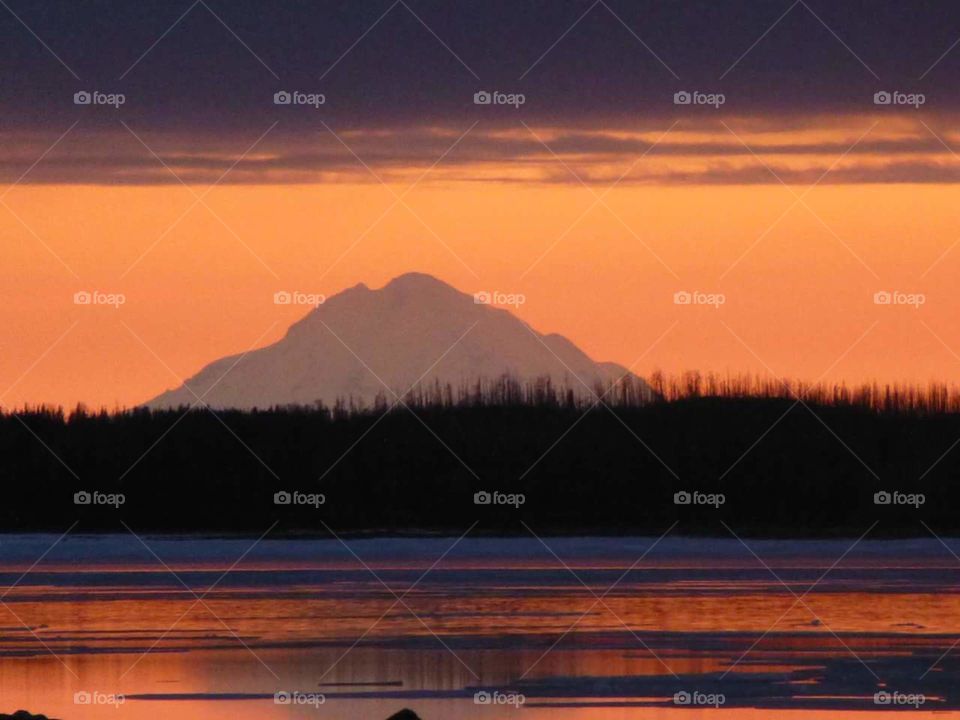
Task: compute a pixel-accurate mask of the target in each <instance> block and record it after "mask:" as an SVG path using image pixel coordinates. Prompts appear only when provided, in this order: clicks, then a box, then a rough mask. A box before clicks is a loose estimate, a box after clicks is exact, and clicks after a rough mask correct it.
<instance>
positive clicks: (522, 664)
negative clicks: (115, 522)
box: [0, 534, 960, 720]
mask: <svg viewBox="0 0 960 720" xmlns="http://www.w3.org/2000/svg"><path fill="white" fill-rule="evenodd" d="M57 540H58V538H57V536H46V535H29V536H4V537H2V538H0V596H2V604H0V711H2V712H12V711H13V710H16V709H18V708H24V709H28V710H30V711H32V712H43V713H46V714H47V715H50V716H53V717H57V718H63V719H64V720H74V719H76V720H85V719H88V718H114V719H125V718H131V719H140V718H143V719H144V720H146V719H147V718H151V719H152V718H158V717H160V718H166V717H175V718H177V719H178V720H193V719H198V720H199V719H200V718H203V719H204V720H211V719H217V718H229V719H230V720H246V719H248V718H250V719H252V718H258V719H259V718H286V719H292V718H316V719H318V720H325V719H327V718H330V719H333V718H357V719H361V720H366V719H370V720H385V718H387V717H388V716H389V715H390V714H392V713H393V712H396V711H398V710H400V709H401V708H404V707H409V708H412V709H413V710H415V711H416V712H417V713H418V714H419V715H420V716H421V717H422V718H423V719H424V720H467V719H472V718H478V719H479V718H484V719H488V720H495V719H497V718H512V717H516V713H517V712H518V711H519V712H522V713H523V714H522V715H521V716H520V717H525V718H529V719H530V720H543V719H546V718H550V720H585V719H586V718H590V719H593V718H597V719H598V720H607V719H609V720H614V719H618V720H620V719H629V720H635V719H639V718H676V719H677V720H683V719H687V718H697V717H705V716H709V717H716V718H718V719H720V720H722V719H724V718H780V717H782V718H801V717H802V718H809V717H814V718H816V717H823V718H833V717H837V716H838V715H841V714H850V716H851V717H868V716H870V715H879V714H881V713H886V712H887V710H888V709H889V708H891V707H894V708H908V709H911V710H913V709H914V708H917V709H916V710H915V715H912V716H911V717H913V716H923V715H926V714H930V713H932V712H933V711H938V712H939V715H938V716H939V717H943V716H948V717H949V716H954V715H955V716H957V717H960V711H956V712H955V710H957V709H958V708H960V689H958V690H955V689H953V686H960V684H958V683H957V682H956V678H957V677H958V675H957V672H958V670H960V659H958V658H960V646H957V647H954V645H955V644H956V643H958V641H960V596H958V595H957V589H958V588H960V560H957V558H955V557H953V556H952V555H951V553H950V552H949V551H948V549H947V548H946V547H945V546H944V545H943V544H941V543H940V542H939V541H937V540H935V539H930V540H911V541H871V540H864V541H862V542H860V543H855V540H854V539H847V540H836V541H828V542H825V541H789V542H783V541H755V540H748V541H747V545H748V546H749V548H748V547H746V546H744V544H742V543H741V542H739V541H738V540H736V539H733V538H730V539H710V540H698V539H684V538H672V537H667V538H665V539H663V540H662V541H660V542H659V543H658V542H657V540H656V539H654V538H614V539H611V538H603V539H601V538H564V539H558V538H546V539H544V541H542V542H541V541H540V540H538V539H536V538H533V537H530V538H524V539H474V538H470V537H467V538H465V539H462V540H461V541H459V542H457V539H456V538H430V539H368V540H350V541H349V542H347V543H345V544H344V543H342V542H341V541H339V540H337V539H330V540H270V539H265V540H263V541H262V542H259V543H257V544H254V541H253V539H239V540H238V539H230V540H225V539H196V538H176V539H170V538H166V539H160V538H155V537H144V538H142V540H141V539H139V538H137V537H135V536H134V535H132V534H130V535H125V536H120V535H113V536H101V537H87V536H73V535H68V536H67V537H66V538H64V539H62V541H60V542H58V543H56V545H55V546H54V543H55V542H56V541H57ZM947 544H948V545H950V546H951V547H952V549H953V550H954V551H955V552H957V551H960V543H958V542H955V541H948V543H947ZM51 546H54V547H53V549H52V550H51V549H50V548H51ZM44 553H46V554H45V555H44ZM754 553H755V555H754ZM41 557H42V560H41V561H40V562H39V563H37V564H36V565H35V566H34V563H36V562H37V560H38V558H41ZM284 692H286V693H289V694H290V695H280V696H279V698H280V699H281V700H282V699H284V698H286V697H292V698H293V700H292V702H291V703H290V704H278V703H277V701H276V700H277V695H276V694H277V693H284ZM878 692H879V693H884V692H886V693H889V694H888V695H880V696H875V694H876V693H878ZM477 693H481V694H480V695H479V696H478V695H477ZM484 693H485V694H484ZM684 693H686V695H685V694H684ZM120 696H122V698H121V697H120ZM478 697H479V698H480V699H481V700H483V699H486V698H491V702H490V703H486V704H484V703H478V702H477V698H478ZM688 697H689V699H690V704H689V705H678V704H677V703H678V701H679V702H681V703H682V702H683V701H684V700H685V699H687V698H688ZM121 699H122V701H123V702H122V704H121V703H120V700H121ZM87 700H89V702H86V701H87ZM885 700H887V701H888V702H887V703H886V704H884V701H885ZM878 701H879V702H880V703H881V704H879V705H878V704H877V702H878ZM711 703H712V704H713V705H716V706H719V708H715V707H711V706H710V704H711Z"/></svg>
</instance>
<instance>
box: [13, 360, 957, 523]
mask: <svg viewBox="0 0 960 720" xmlns="http://www.w3.org/2000/svg"><path fill="white" fill-rule="evenodd" d="M648 382H649V385H650V387H652V388H653V389H654V391H655V392H656V394H657V395H656V397H655V398H654V399H653V400H651V399H650V397H649V392H648V391H647V389H646V386H644V385H643V384H642V381H639V380H637V379H634V378H632V377H631V376H628V377H627V378H626V379H624V380H623V381H622V382H620V383H618V384H616V385H613V386H609V387H607V388H599V387H598V388H596V390H597V394H596V396H594V397H593V398H592V399H587V398H585V397H584V394H583V393H577V392H574V391H573V390H572V389H570V388H561V387H556V386H554V385H552V384H551V383H550V382H549V380H544V381H542V382H535V383H527V384H521V383H518V382H516V381H514V380H511V379H510V378H507V377H503V378H499V379H497V380H493V381H490V382H484V383H477V384H475V385H472V386H467V385H464V386H461V387H458V388H453V387H450V386H440V385H433V386H427V387H418V388H417V389H415V390H414V391H413V392H411V393H409V394H408V395H407V396H405V397H404V398H403V401H402V402H398V401H396V400H394V399H393V398H390V399H387V398H385V397H381V398H379V399H378V401H377V402H376V403H374V404H373V405H371V406H369V407H365V406H362V405H360V404H357V403H352V402H351V401H350V400H349V399H343V400H340V401H338V402H336V403H334V404H333V405H332V406H325V405H324V404H322V403H319V402H318V403H317V404H316V405H314V406H312V407H283V408H270V409H264V410H254V411H243V412H241V411H231V410H210V409H208V408H205V407H203V406H202V405H200V406H197V407H194V408H192V409H190V408H181V409H179V410H163V411H151V410H147V409H142V408H138V409H131V410H124V411H117V412H108V411H105V410H104V411H99V412H91V411H89V410H86V409H84V408H82V407H78V408H76V409H75V410H73V411H72V412H69V413H67V412H65V411H64V410H62V409H59V408H45V407H39V408H23V409H21V410H19V411H17V412H15V413H14V412H6V413H3V414H0V428H2V430H0V456H2V458H3V462H2V463H0V478H2V483H3V489H4V491H3V503H2V505H0V523H2V527H3V529H4V530H6V531H27V530H57V529H59V530H62V529H63V528H65V527H67V526H69V525H70V524H71V523H73V522H74V521H76V520H78V519H79V525H78V530H77V531H78V532H83V531H90V532H96V531H117V530H122V529H123V525H122V523H127V524H128V525H130V526H131V527H133V528H135V529H137V530H138V531H152V532H197V533H240V534H256V533H259V532H262V531H263V530H265V529H266V528H267V527H269V526H271V524H272V523H273V522H274V521H277V522H278V524H277V526H276V530H275V531H274V532H276V533H280V534H283V533H290V534H327V532H328V528H333V529H336V531H337V532H364V533H383V534H391V533H456V534H459V533H461V532H463V531H464V530H465V529H466V528H467V527H470V526H471V525H472V524H473V523H475V522H476V523H477V526H476V530H475V532H477V533H495V534H514V533H524V532H526V529H525V526H526V527H529V528H534V529H535V530H536V532H538V533H544V534H627V533H656V534H659V533H660V532H663V531H664V530H665V529H666V528H667V527H669V526H670V525H671V524H672V523H674V522H677V523H678V526H677V528H678V529H677V532H680V533H688V534H726V533H727V532H728V531H727V530H726V528H725V527H724V525H725V524H726V525H727V526H728V527H730V528H733V529H735V530H736V532H737V533H740V534H745V535H755V536H758V535H768V536H811V535H812V536H817V535H822V536H832V535H850V534H853V535H859V534H860V533H862V532H863V531H865V530H866V529H867V528H868V527H871V526H872V525H873V523H875V522H877V523H878V524H877V526H876V530H875V531H874V532H875V534H883V535H926V534H928V528H931V529H932V528H936V531H937V532H938V533H940V532H942V533H949V532H956V531H958V530H960V523H958V520H957V514H956V513H955V512H954V508H955V507H956V506H957V503H958V501H960V489H958V483H957V478H958V477H960V450H955V446H956V445H957V444H960V395H958V393H957V391H956V390H955V389H951V388H949V387H947V386H943V385H931V386H929V387H926V388H919V387H913V386H879V385H865V386H858V387H852V388H847V387H844V386H835V385H825V384H821V385H803V384H801V383H797V382H780V381H775V380H767V379H763V378H756V377H747V376H737V377H728V376H724V377H720V376H709V375H707V376H701V375H699V374H697V373H687V374H684V375H681V376H677V377H673V378H666V377H664V376H662V375H661V374H660V373H654V374H653V375H651V376H650V377H649V378H648ZM117 498H122V502H120V501H119V500H117ZM518 498H521V499H522V501H518ZM717 498H722V502H718V501H717ZM485 501H486V502H485ZM211 510H214V511H215V512H211Z"/></svg>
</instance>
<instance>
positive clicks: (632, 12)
mask: <svg viewBox="0 0 960 720" xmlns="http://www.w3.org/2000/svg"><path fill="white" fill-rule="evenodd" d="M8 5H9V7H8V8H6V9H4V8H0V30H2V33H3V37H4V38H5V42H4V44H3V46H2V47H0V67H2V68H3V70H2V80H3V82H2V83H0V108H2V113H0V118H2V119H0V180H2V182H3V187H0V257H2V262H0V328H2V329H0V403H2V405H4V406H6V407H20V406H22V405H24V404H28V403H29V404H38V403H54V404H64V405H68V406H69V405H73V404H75V403H77V402H84V403H87V404H89V405H92V406H95V407H98V406H107V407H109V408H114V407H117V406H130V405H133V404H136V403H139V402H142V401H145V400H147V399H148V398H150V397H152V396H154V395H156V394H158V393H159V392H161V391H163V390H165V389H167V388H170V387H174V386H177V385H180V384H181V382H182V380H183V379H184V378H185V377H187V376H190V375H192V374H194V373H195V372H197V371H198V370H199V369H200V368H201V367H202V366H203V365H205V364H207V363H208V362H210V361H211V360H214V359H216V358H219V357H221V356H224V355H228V354H234V353H240V352H244V351H246V350H248V349H251V348H253V347H260V346H263V345H265V344H268V343H270V342H272V341H275V340H277V339H279V338H280V337H281V336H282V335H283V333H284V332H285V329H286V328H287V327H288V326H289V325H290V324H291V323H292V322H293V321H295V320H296V319H297V318H299V317H300V316H302V315H303V314H304V313H305V312H306V308H304V307H290V306H278V305H275V304H274V302H273V294H274V293H275V292H277V291H279V290H288V291H294V290H300V291H303V292H312V293H321V294H325V295H327V296H330V295H333V294H334V293H336V292H339V291H340V290H343V289H345V288H348V287H351V286H353V285H355V284H357V283H360V282H363V283H366V284H367V285H368V286H370V287H379V286H382V285H383V284H384V283H386V282H387V281H388V280H389V279H390V278H392V277H394V276H396V275H399V274H401V273H404V272H408V271H413V270H416V271H421V272H427V273H431V274H433V275H435V276H437V277H439V278H440V279H442V280H445V281H447V282H449V283H450V284H452V285H454V286H456V287H457V288H459V289H461V290H463V291H465V292H470V293H473V292H477V291H480V290H499V291H503V292H507V293H522V294H523V295H524V296H525V298H526V302H525V303H524V304H523V305H522V306H521V307H519V309H518V310H517V314H518V315H519V316H520V317H522V318H523V319H524V320H527V321H528V322H530V323H531V324H532V325H533V326H534V327H535V328H536V329H538V330H540V331H542V332H559V333H561V334H563V335H566V336H567V337H568V338H570V339H571V340H572V341H574V342H575V343H576V344H578V345H579V346H580V347H581V348H583V349H584V350H585V351H586V352H588V353H589V354H590V355H591V356H593V357H594V358H596V359H598V360H614V361H617V362H620V363H622V364H624V365H626V366H632V367H633V369H634V370H635V371H636V372H638V373H640V374H645V373H649V372H650V371H652V370H653V369H655V368H660V369H662V370H663V371H665V372H667V373H672V372H681V371H684V370H690V369H698V370H702V371H717V372H728V371H729V372H734V373H738V372H752V373H760V374H768V373H771V372H772V373H775V374H776V375H778V376H788V377H797V378H802V379H806V380H816V379H820V378H823V379H827V380H831V381H833V380H844V381H847V382H850V383H858V382H862V381H868V380H880V381H912V382H926V381H928V380H939V381H944V382H953V379H954V378H955V377H957V374H958V372H960V326H958V325H957V323H956V318H957V317H958V314H960V293H958V292H957V283H956V278H957V277H958V271H960V248H957V247H955V245H957V244H960V216H958V203H957V199H958V197H960V196H958V186H957V184H956V183H957V181H958V180H960V157H958V156H957V154H955V151H956V152H960V128H958V126H957V118H958V116H960V86H958V85H957V83H956V78H957V76H958V72H960V46H958V45H957V40H958V38H960V9H957V8H956V7H953V6H951V5H950V4H948V3H943V2H914V3H910V5H909V7H907V6H906V5H904V4H903V3H898V2H893V1H883V2H876V1H872V2H866V1H864V2H859V1H851V2H846V3H843V4H842V6H841V7H837V6H835V4H834V3H828V2H825V1H824V0H810V1H809V2H803V0H798V2H795V3H793V4H791V3H790V2H789V1H787V2H771V3H767V4H762V5H761V4H757V3H749V4H746V3H743V2H739V1H736V0H730V1H729V2H721V3H715V2H687V3H683V4H682V6H681V4H675V3H655V2H618V1H616V0H598V2H594V3H592V4H591V2H590V0H587V1H586V2H560V3H557V2H524V3H523V4H519V5H518V4H517V3H515V2H485V3H475V2H451V1H447V2H422V1H420V0H405V1H404V0H399V1H398V2H395V3H393V4H391V2H390V1H389V0H388V1H386V2H378V3H374V2H369V3H368V2H364V3H356V2H327V3H312V2H311V3H308V2H289V3H283V4H282V7H279V8H278V7H276V5H277V4H276V3H267V2H253V1H249V2H226V1H225V0H205V1H204V0H198V2H196V3H194V4H193V5H190V4H189V2H184V3H180V4H178V3H169V2H159V1H158V2H142V3H123V2H115V1H113V0H102V1H100V2H93V3H84V4H82V5H78V4H76V3H72V2H66V1H65V2H48V3H43V4H36V3H30V2H26V1H25V0H16V1H14V0H10V2H9V3H8ZM181 5H182V7H181ZM748 5H749V12H746V11H745V10H746V8H747V7H748ZM864 16H867V17H869V18H870V19H871V22H869V23H867V22H864V21H863V18H864ZM283 90H286V91H290V92H293V91H297V92H302V93H305V94H320V93H322V94H323V95H324V102H323V104H322V105H319V107H313V106H310V105H276V104H274V94H275V93H276V92H278V91H283ZM79 91H89V92H94V91H97V92H102V93H104V94H107V95H109V94H116V93H122V94H123V95H124V102H123V104H122V105H120V106H119V107H118V108H115V107H113V106H110V105H95V104H91V105H77V104H75V103H74V94H75V93H77V92H79ZM479 91H490V92H494V91H497V92H502V93H506V94H511V93H513V94H516V93H522V94H523V96H524V103H523V104H522V105H521V106H519V107H513V106H509V105H500V106H497V105H477V104H475V103H474V94H475V93H477V92H479ZM684 91H685V92H691V93H693V92H701V93H704V94H716V93H722V95H723V103H722V104H720V105H719V107H715V106H712V105H703V104H699V105H698V104H690V105H684V104H675V94H676V93H678V92H684ZM878 92H889V93H891V94H894V95H893V97H894V99H893V101H892V103H891V104H889V105H886V104H876V102H875V94H876V93H878ZM896 93H900V95H896ZM910 97H912V101H913V104H912V105H911V104H906V105H905V104H897V103H899V102H901V101H902V102H907V101H908V98H910ZM921 102H922V104H921ZM84 291H86V292H101V293H106V294H122V295H123V296H124V298H125V302H124V304H123V305H122V306H120V307H113V306H110V305H99V306H93V305H78V304H75V303H74V294H75V293H77V292H84ZM684 291H685V292H690V293H694V292H700V293H705V294H722V296H723V298H724V303H723V304H722V305H721V306H719V307H715V306H712V305H700V306H697V305H678V304H675V302H674V295H675V293H677V292H684ZM878 292H881V293H883V292H886V293H902V294H903V295H898V296H897V297H900V298H904V297H907V296H914V297H915V298H917V297H918V298H919V300H918V301H917V302H914V303H913V304H899V305H898V304H894V305H885V304H877V303H876V302H875V294H876V293H878ZM921 303H922V304H921Z"/></svg>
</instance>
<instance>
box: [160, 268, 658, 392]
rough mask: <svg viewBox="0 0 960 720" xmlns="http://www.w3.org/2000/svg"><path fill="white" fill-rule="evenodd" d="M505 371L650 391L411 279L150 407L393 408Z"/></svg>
mask: <svg viewBox="0 0 960 720" xmlns="http://www.w3.org/2000/svg"><path fill="white" fill-rule="evenodd" d="M504 374H508V375H510V376H511V377H513V378H516V379H518V380H520V381H521V382H527V381H534V380H537V379H543V378H550V380H551V381H552V382H553V383H554V384H555V385H558V386H561V387H564V388H569V389H571V390H573V391H574V393H575V394H576V395H577V396H579V397H581V398H592V397H593V395H592V393H591V392H590V390H588V389H587V388H586V387H584V384H585V385H587V386H589V388H590V389H591V390H592V389H594V388H595V386H597V385H598V384H599V385H602V386H604V387H607V386H609V384H610V383H612V382H614V381H616V380H618V379H619V378H621V377H622V376H624V375H625V374H626V375H629V376H630V377H631V378H632V380H633V382H634V383H635V387H637V388H638V389H639V390H640V391H641V392H644V393H648V392H649V387H648V386H647V385H646V383H644V382H643V381H642V380H640V379H639V378H637V377H636V376H633V375H632V374H630V373H629V372H628V371H627V370H626V369H625V368H623V367H621V366H619V365H616V364H614V363H597V362H594V361H593V360H591V359H590V358H589V357H587V355H586V354H584V353H583V352H582V351H581V350H580V349H579V348H577V346H576V345H574V344H573V343H572V342H570V341H569V340H567V339H566V338H565V337H562V336H561V335H542V334H540V333H538V332H536V331H535V330H533V329H532V328H531V327H530V326H529V325H527V324H526V323H525V322H523V321H522V320H520V319H519V318H517V317H516V316H514V315H513V314H512V313H510V312H508V311H507V310H504V309H501V308H498V307H494V306H492V305H489V304H482V303H478V302H477V301H476V300H475V298H474V296H473V295H468V294H466V293H462V292H460V291H459V290H457V289H455V288H453V287H451V286H450V285H448V284H446V283H444V282H442V281H440V280H437V279H436V278H434V277H432V276H430V275H425V274H422V273H408V274H406V275H401V276H400V277H397V278H395V279H393V280H391V281H390V282H389V283H388V284H387V285H385V286H384V287H382V288H380V289H378V290H371V289H369V288H368V287H367V286H366V285H363V284H360V285H356V286H355V287H352V288H350V289H348V290H344V291H343V292H341V293H339V294H337V295H334V296H333V297H330V298H328V299H327V300H326V302H324V303H322V304H320V305H318V306H317V307H316V308H315V309H313V310H311V311H310V312H309V313H308V314H307V315H306V316H305V317H304V318H303V319H301V320H300V321H299V322H297V323H295V324H294V325H292V326H291V327H290V329H289V330H288V331H287V334H286V336H284V337H283V338H282V339H281V340H279V341H278V342H276V343H274V344H273V345H269V346H267V347H264V348H261V349H259V350H254V351H252V352H249V353H247V354H246V355H244V356H240V355H235V356H231V357H225V358H223V359H221V360H217V361H215V362H213V363H211V364H210V365H207V366H206V367H205V368H204V369H203V370H201V371H200V372H199V373H197V374H196V375H195V376H193V377H192V378H190V379H189V380H187V381H186V383H185V384H184V385H183V386H181V387H180V388H177V389H174V390H170V391H167V392H165V393H163V394H162V395H160V396H159V397H156V398H154V399H153V400H150V401H149V402H147V403H146V406H147V407H150V408H154V409H160V408H171V407H180V406H186V405H191V404H194V403H196V402H197V397H196V396H198V395H199V396H201V397H203V399H204V402H205V403H207V404H209V405H210V406H211V407H213V408H238V409H251V408H255V407H258V408H267V407H272V406H276V405H312V404H314V403H315V402H317V401H318V400H322V401H323V402H324V403H326V404H328V405H331V404H333V403H334V402H335V401H336V400H337V399H348V398H352V399H353V400H355V401H360V402H363V403H364V404H366V405H371V404H373V403H374V401H375V399H376V398H377V396H378V395H383V396H384V397H385V398H386V400H387V401H388V402H391V403H392V402H393V401H394V400H395V396H394V395H393V394H392V393H391V392H390V391H393V393H397V394H398V395H402V394H404V393H406V392H407V391H408V390H409V389H410V388H411V386H414V385H415V384H416V383H418V381H419V383H420V384H421V385H423V386H425V387H427V386H432V385H433V384H434V382H435V381H439V382H440V384H441V385H446V384H447V383H449V384H450V385H451V386H452V387H453V389H454V392H456V391H457V390H458V389H459V388H461V387H463V386H473V385H474V384H475V383H476V382H477V381H478V380H483V381H493V380H496V379H498V378H500V377H502V376H503V375H504ZM578 378H579V380H578ZM381 381H382V382H381ZM581 381H582V382H581ZM384 385H386V386H388V387H389V388H390V390H387V388H386V387H384ZM191 390H192V392H191ZM194 393H196V395H194Z"/></svg>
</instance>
